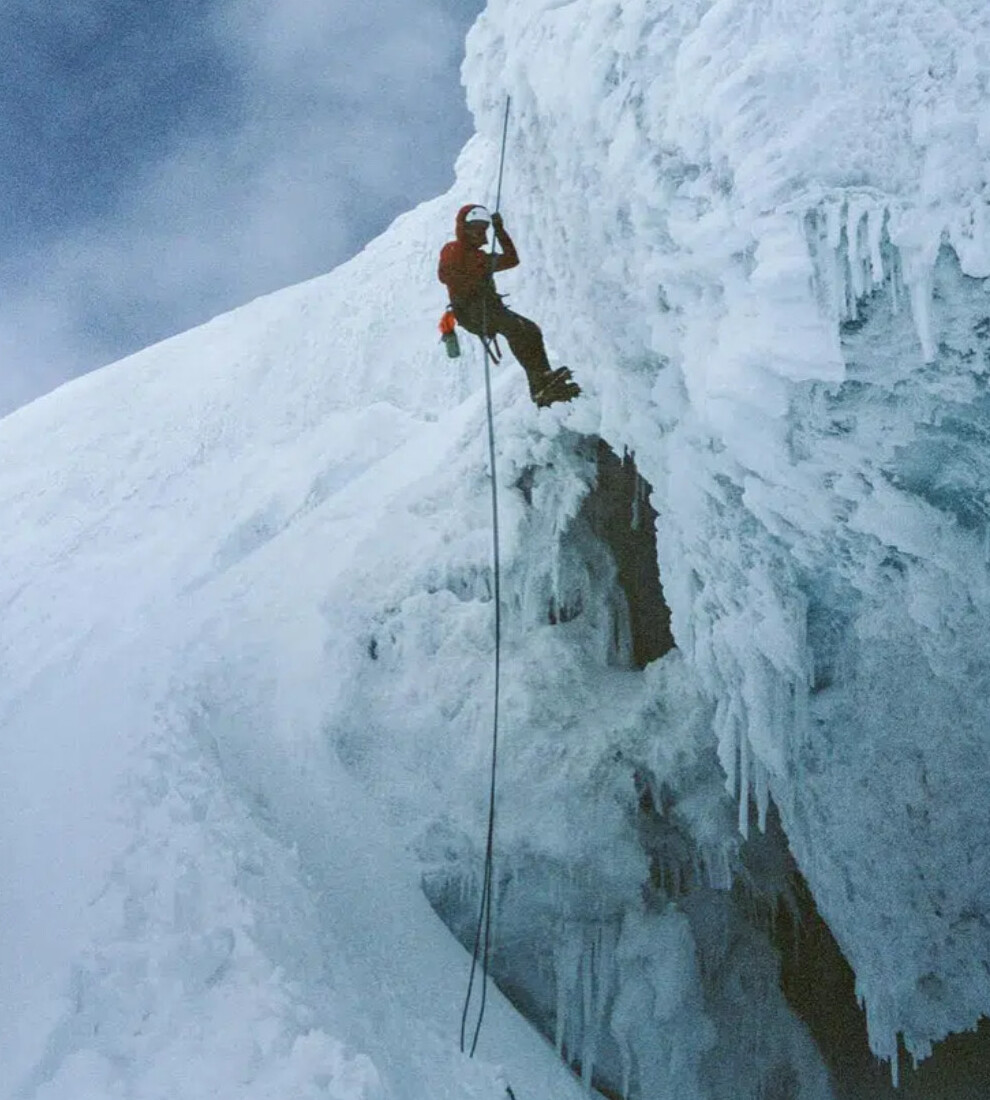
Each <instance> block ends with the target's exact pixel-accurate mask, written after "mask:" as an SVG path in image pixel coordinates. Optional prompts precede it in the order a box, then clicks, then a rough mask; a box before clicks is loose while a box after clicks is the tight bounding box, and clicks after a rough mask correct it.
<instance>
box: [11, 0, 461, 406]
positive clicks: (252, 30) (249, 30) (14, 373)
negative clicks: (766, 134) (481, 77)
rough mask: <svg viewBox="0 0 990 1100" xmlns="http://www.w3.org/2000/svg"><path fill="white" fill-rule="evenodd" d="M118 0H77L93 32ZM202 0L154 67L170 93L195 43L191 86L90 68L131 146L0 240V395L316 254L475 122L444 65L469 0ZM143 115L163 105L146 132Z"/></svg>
mask: <svg viewBox="0 0 990 1100" xmlns="http://www.w3.org/2000/svg"><path fill="white" fill-rule="evenodd" d="M115 7H116V5H115V4H113V2H112V0H89V2H88V3H87V4H86V5H85V11H86V14H87V24H86V25H87V27H88V30H87V31H86V33H87V35H89V36H90V38H92V36H93V35H94V34H97V33H98V32H99V29H100V27H101V26H102V27H103V28H104V33H105V23H101V19H100V17H101V13H102V15H103V16H105V15H106V11H107V9H108V8H115ZM203 7H204V8H205V10H204V11H202V12H201V18H200V19H199V20H198V21H197V22H196V24H195V30H196V40H195V42H190V41H189V40H188V39H185V38H184V39H183V40H182V41H183V46H182V48H181V49H180V50H179V51H178V52H179V54H180V57H179V59H178V60H176V59H172V60H170V61H169V63H168V67H167V74H168V79H166V78H165V77H161V78H160V79H159V80H158V85H159V86H160V87H162V88H165V89H166V91H165V92H163V93H162V94H163V95H166V94H167V95H171V96H173V97H174V96H176V95H177V94H179V93H178V92H177V91H176V88H177V87H184V86H185V85H183V84H182V82H181V80H179V78H178V77H177V76H176V71H175V66H176V65H178V67H179V70H181V69H182V66H183V64H184V60H183V59H190V58H194V59H196V62H197V63H196V65H195V72H196V78H195V81H196V83H195V87H194V88H193V90H192V92H191V93H190V95H189V98H188V100H182V101H175V100H173V101H172V102H171V103H162V102H158V101H156V100H154V95H153V89H149V88H148V87H146V86H140V87H136V86H134V84H133V80H134V79H135V74H134V71H133V66H124V67H123V69H121V70H120V71H121V72H124V73H125V75H126V79H127V81H128V82H130V83H128V87H127V91H126V94H125V93H124V92H122V91H121V90H120V89H119V88H118V87H117V86H116V85H114V86H112V87H109V88H102V90H101V89H100V88H97V89H96V91H98V92H100V94H99V95H97V96H96V98H95V100H92V102H95V103H97V104H99V103H100V102H101V98H100V97H101V96H102V102H104V103H105V102H106V100H107V99H108V98H109V100H111V101H112V103H113V104H114V110H115V111H117V112H118V113H122V117H124V116H126V118H127V126H128V127H130V129H131V130H132V131H133V135H132V138H131V143H130V145H128V146H127V149H129V150H132V152H133V153H134V155H133V156H131V155H130V154H128V153H127V152H126V151H125V152H123V153H120V155H119V156H117V161H119V165H118V167H119V173H118V174H117V175H113V174H112V173H110V174H109V175H106V176H105V179H107V180H110V181H111V182H112V186H111V187H110V188H109V192H108V193H104V194H94V195H91V196H89V197H88V200H87V203H84V204H82V205H79V204H76V206H75V207H74V208H73V209H74V217H73V218H72V219H71V221H70V224H68V225H63V224H61V223H60V224H58V225H57V227H56V228H57V231H56V232H51V233H46V234H40V235H38V237H37V238H36V239H34V241H33V245H32V246H31V247H24V243H25V242H24V240H22V241H19V242H16V243H17V245H18V247H15V248H14V250H13V254H12V257H11V255H8V256H6V257H0V282H2V289H0V355H2V358H0V413H3V412H4V411H5V409H8V408H10V407H11V406H12V405H13V404H14V403H16V402H17V401H19V400H23V399H24V395H28V396H33V395H34V394H35V393H37V392H40V391H42V390H43V389H45V388H48V387H50V386H51V385H52V384H54V383H55V382H57V381H60V380H62V379H63V378H65V377H69V376H71V375H72V374H75V373H78V372H79V371H80V370H83V369H87V368H89V367H92V366H94V365H97V364H99V363H101V362H106V361H109V360H111V359H113V358H117V357H119V356H120V355H122V354H124V353H126V352H128V351H131V350H136V349H137V348H139V347H141V346H143V345H144V344H147V343H149V342H152V341H154V340H157V339H160V338H162V337H164V336H166V335H169V334H171V333H173V332H176V331H181V330H182V329H184V328H187V327H189V326H191V325H193V324H196V323H198V322H201V321H204V320H206V319H208V318H209V317H210V316H213V315H214V314H216V313H218V312H221V311H223V310H225V309H228V308H232V307H233V306H235V305H238V304H240V303H241V302H243V301H245V300H247V299H249V298H251V297H253V296H256V295H258V294H261V293H265V292H267V291H270V290H273V289H275V288H277V287H279V286H282V285H285V284H287V283H292V282H296V281H299V280H300V279H303V278H306V277H309V276H312V275H315V274H318V273H320V272H322V271H326V270H329V269H330V268H332V267H334V266H336V265H337V264H338V263H340V262H341V261H342V260H343V259H345V258H346V257H347V256H348V255H350V254H352V253H353V252H355V251H356V250H357V249H358V248H359V247H360V246H361V245H362V244H363V243H364V242H365V241H367V240H368V239H370V237H372V236H373V235H375V234H376V233H378V232H380V231H381V230H382V229H383V228H384V227H385V226H386V225H387V224H388V222H389V221H390V220H391V219H392V218H393V217H395V216H396V215H397V214H399V213H401V212H402V211H403V210H406V209H408V208H409V207H411V206H412V205H414V204H415V203H416V202H418V201H420V200H421V199H423V198H426V197H428V196H430V195H432V194H436V193H437V192H439V191H440V190H442V189H443V188H445V187H446V186H449V183H450V182H451V180H452V166H453V161H454V158H455V156H456V153H457V150H458V149H459V147H460V145H461V144H462V142H463V140H464V139H465V138H466V136H467V133H468V119H467V115H466V111H465V109H464V107H463V103H462V93H461V90H460V87H459V82H458V75H457V69H458V65H459V62H460V57H461V54H462V49H463V38H464V35H465V33H466V30H467V27H468V25H469V23H470V21H471V19H472V18H473V16H474V15H475V14H476V13H477V11H479V10H480V9H481V7H482V0H473V2H470V3H459V2H456V0H379V2H378V3H376V4H374V5H365V4H355V3H353V0H280V2H279V3H278V4H271V3H269V2H268V0H213V2H212V3H210V4H209V5H204V6H203ZM23 10H29V9H23ZM128 10H130V9H128ZM2 29H3V28H2V27H0V30H2ZM173 29H174V28H173ZM142 48H144V47H142ZM159 48H160V49H164V50H168V48H169V42H168V41H167V40H165V41H162V42H161V43H160V44H159ZM204 58H206V59H208V62H207V63H206V64H205V68H204V61H203V59H204ZM115 64H116V63H115ZM118 67H119V66H118ZM163 71H164V70H163ZM211 73H213V74H215V79H214V78H211V75H210V74H211ZM62 79H64V80H65V81H71V80H72V74H71V73H70V72H65V73H63V74H62ZM211 87H215V88H216V89H218V91H217V94H216V97H215V98H216V102H215V104H211V92H210V89H211ZM232 89H233V91H232ZM235 93H236V94H235ZM79 94H81V95H90V96H91V97H92V95H93V94H94V93H93V89H90V90H89V91H88V92H87V91H85V90H84V91H83V92H81V93H79ZM122 104H123V105H122ZM127 104H130V105H131V106H132V107H134V108H135V109H136V110H138V112H139V114H138V116H137V117H136V118H135V117H132V116H131V115H127V112H126V110H125V108H126V106H127ZM149 104H150V106H149ZM90 106H91V107H92V103H91V104H90ZM73 109H74V110H75V111H81V110H82V107H80V104H79V103H75V105H74V108H73ZM101 109H102V108H101ZM83 113H85V112H83ZM142 117H145V118H147V119H148V120H149V125H151V124H152V123H155V124H157V122H160V121H161V120H162V119H163V118H167V119H168V120H170V121H169V125H168V126H163V127H162V129H160V130H157V131H156V130H152V132H151V134H148V133H139V131H140V126H139V125H138V123H139V120H140V118H142ZM176 119H178V120H179V121H178V122H176ZM89 122H90V124H92V119H90V120H89ZM137 152H140V153H141V156H140V158H137V156H136V153H137ZM135 161H136V162H135ZM0 167H2V165H0ZM112 167H114V166H113V165H111V166H109V168H112ZM109 168H108V166H107V165H103V170H104V172H105V173H106V172H108V171H109ZM97 175H99V173H97ZM101 178H102V177H101ZM104 191H105V192H106V191H107V188H106V187H104ZM29 243H30V242H29ZM18 395H21V396H20V397H19V396H18Z"/></svg>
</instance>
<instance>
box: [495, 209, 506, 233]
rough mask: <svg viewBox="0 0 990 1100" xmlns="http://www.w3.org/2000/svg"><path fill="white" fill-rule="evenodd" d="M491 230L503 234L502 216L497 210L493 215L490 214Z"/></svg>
mask: <svg viewBox="0 0 990 1100" xmlns="http://www.w3.org/2000/svg"><path fill="white" fill-rule="evenodd" d="M492 228H493V229H494V230H495V232H496V233H502V232H504V226H503V225H502V215H501V214H500V213H499V212H498V211H497V210H496V211H495V213H494V214H492Z"/></svg>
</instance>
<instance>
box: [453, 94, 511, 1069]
mask: <svg viewBox="0 0 990 1100" xmlns="http://www.w3.org/2000/svg"><path fill="white" fill-rule="evenodd" d="M510 102H511V101H510V99H509V97H508V96H506V100H505V119H504V121H503V124H502V152H501V156H500V158H499V166H498V188H497V190H496V198H495V209H496V210H498V207H499V203H500V202H501V200H502V174H503V171H504V169H505V143H506V138H507V136H508V132H509V104H510ZM489 256H490V264H491V267H492V268H494V266H495V234H494V232H493V233H492V244H491V252H490V253H489ZM481 316H482V322H481V333H482V337H481V339H482V344H483V345H484V347H485V355H484V360H485V400H486V404H487V410H488V464H489V468H490V470H491V479H492V550H493V564H494V581H495V583H494V590H493V598H494V601H495V698H494V706H493V712H492V767H491V783H490V787H489V793H488V835H487V837H486V841H485V869H484V873H483V875H482V886H481V905H480V908H479V911H478V925H477V928H476V929H475V935H474V953H473V957H472V959H471V975H470V977H469V979H468V987H467V994H466V996H465V998H464V1010H463V1012H462V1013H461V1053H462V1054H463V1053H464V1045H465V1044H464V1039H465V1033H466V1031H467V1017H468V1010H469V1008H470V1005H471V994H472V992H473V990H474V976H475V972H476V970H477V968H478V959H479V956H480V958H481V974H482V977H481V999H480V1005H479V1008H478V1019H477V1022H476V1023H475V1027H474V1035H473V1037H472V1040H471V1051H470V1057H472V1058H473V1057H474V1052H475V1050H476V1049H477V1046H478V1036H479V1035H480V1034H481V1023H482V1020H483V1019H484V1017H485V1004H486V1001H487V996H488V966H489V963H490V961H491V930H492V867H493V863H494V851H495V779H496V774H497V770H498V707H499V688H500V684H501V670H502V563H501V552H500V549H499V546H500V540H499V531H498V479H497V478H496V476H495V416H494V413H493V405H492V376H491V367H490V365H489V356H488V353H487V348H488V310H487V306H486V304H485V300H484V299H483V300H482V315H481Z"/></svg>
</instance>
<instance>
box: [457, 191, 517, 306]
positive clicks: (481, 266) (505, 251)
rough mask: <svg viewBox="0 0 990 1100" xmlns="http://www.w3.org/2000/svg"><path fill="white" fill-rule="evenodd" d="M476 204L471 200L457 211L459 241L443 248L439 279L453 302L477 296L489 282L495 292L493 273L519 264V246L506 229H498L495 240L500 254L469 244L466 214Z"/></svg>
mask: <svg viewBox="0 0 990 1100" xmlns="http://www.w3.org/2000/svg"><path fill="white" fill-rule="evenodd" d="M474 205H475V204H474V203H468V204H467V206H462V207H461V208H460V210H458V211H457V223H456V224H457V240H456V241H448V242H447V244H445V245H444V246H443V248H442V249H441V251H440V264H439V266H438V267H437V278H438V279H439V280H440V282H441V283H445V284H446V286H447V289H448V290H449V291H450V300H451V303H454V302H463V301H466V300H468V299H470V298H474V297H475V296H476V295H478V294H480V293H481V292H482V291H483V290H485V289H486V285H487V286H488V287H489V288H490V289H491V290H492V291H493V292H494V289H495V284H494V281H493V280H492V278H491V275H492V272H495V271H508V269H509V268H510V267H516V266H517V265H518V264H519V254H518V253H517V252H516V246H515V245H514V244H513V243H512V238H511V237H510V236H509V234H508V233H506V231H505V230H504V229H496V230H495V239H496V240H497V241H498V243H499V244H500V245H501V246H502V252H501V253H500V254H499V253H496V254H495V255H494V256H491V255H489V254H488V253H487V252H485V251H483V250H482V249H480V248H475V247H473V246H472V245H470V244H468V243H467V241H466V240H465V239H464V215H465V214H466V213H467V212H468V211H469V210H472V209H473V208H474Z"/></svg>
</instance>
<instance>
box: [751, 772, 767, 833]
mask: <svg viewBox="0 0 990 1100" xmlns="http://www.w3.org/2000/svg"><path fill="white" fill-rule="evenodd" d="M753 778H754V782H755V786H756V810H757V815H758V820H759V826H760V832H761V833H765V832H766V831H767V809H768V806H769V803H770V787H769V782H768V776H767V769H766V766H765V765H764V763H763V761H762V760H754V761H753Z"/></svg>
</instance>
